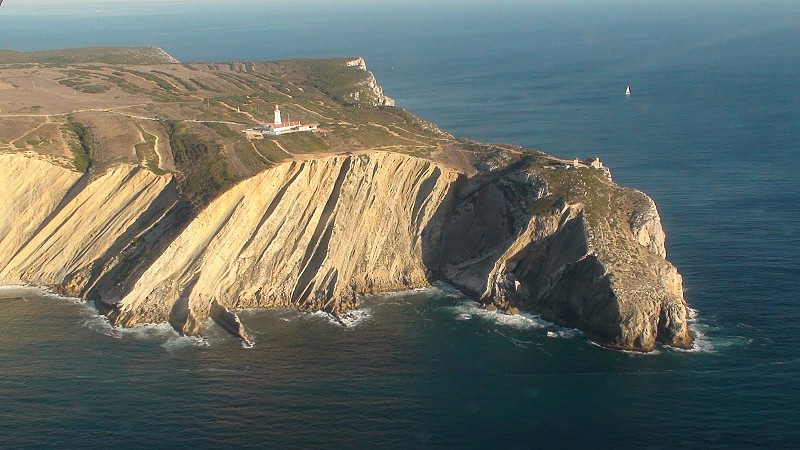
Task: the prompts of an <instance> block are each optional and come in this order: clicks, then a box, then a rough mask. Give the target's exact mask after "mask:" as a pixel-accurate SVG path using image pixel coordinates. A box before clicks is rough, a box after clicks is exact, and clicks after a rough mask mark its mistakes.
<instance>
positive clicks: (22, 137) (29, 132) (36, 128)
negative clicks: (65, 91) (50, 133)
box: [9, 117, 53, 147]
mask: <svg viewBox="0 0 800 450" xmlns="http://www.w3.org/2000/svg"><path fill="white" fill-rule="evenodd" d="M52 122H53V121H52V119H51V118H50V117H45V121H44V122H42V123H40V124H39V125H36V126H35V127H33V128H31V129H30V130H28V131H26V132H24V133H22V135H21V136H19V137H18V138H16V139H11V140H10V141H9V145H10V146H12V147H13V146H14V142H17V141H19V140H21V139H24V138H25V136H27V135H29V134H31V133H33V132H35V131H37V130H39V129H40V128H42V127H43V126H45V125H47V124H48V123H52Z"/></svg>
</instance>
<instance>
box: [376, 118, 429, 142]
mask: <svg viewBox="0 0 800 450" xmlns="http://www.w3.org/2000/svg"><path fill="white" fill-rule="evenodd" d="M369 124H370V125H372V126H373V127H378V128H383V129H384V130H386V132H387V133H389V134H391V135H392V136H394V137H396V138H400V139H404V140H406V141H409V142H414V143H415V144H419V145H424V146H429V145H428V144H426V143H425V142H422V141H418V140H416V139H411V138H409V137H405V136H402V135H400V134H399V133H398V132H396V131H394V130H391V129H389V127H386V126H384V125H381V124H379V123H375V122H370V123H369ZM411 134H413V133H411Z"/></svg>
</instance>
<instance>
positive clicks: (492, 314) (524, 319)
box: [448, 301, 582, 338]
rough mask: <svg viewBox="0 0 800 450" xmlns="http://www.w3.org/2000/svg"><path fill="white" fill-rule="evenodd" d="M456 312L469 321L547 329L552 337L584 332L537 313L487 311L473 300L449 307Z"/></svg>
mask: <svg viewBox="0 0 800 450" xmlns="http://www.w3.org/2000/svg"><path fill="white" fill-rule="evenodd" d="M448 308H449V309H451V310H452V311H453V312H454V314H455V319H456V320H458V321H467V320H471V319H473V318H478V319H482V320H487V321H490V322H494V323H495V324H497V325H501V326H505V327H510V328H515V329H517V330H529V329H546V330H548V331H547V337H552V338H571V337H576V336H581V335H582V333H581V332H580V331H579V330H577V329H574V328H563V327H559V326H558V325H556V324H554V323H552V322H548V321H546V320H544V319H542V318H541V317H540V316H539V315H537V314H530V313H526V312H522V313H519V314H514V315H507V314H506V313H505V312H503V311H499V310H498V311H487V310H485V309H483V308H481V306H480V304H478V303H477V302H473V301H465V302H463V303H461V304H459V305H456V306H451V307H448Z"/></svg>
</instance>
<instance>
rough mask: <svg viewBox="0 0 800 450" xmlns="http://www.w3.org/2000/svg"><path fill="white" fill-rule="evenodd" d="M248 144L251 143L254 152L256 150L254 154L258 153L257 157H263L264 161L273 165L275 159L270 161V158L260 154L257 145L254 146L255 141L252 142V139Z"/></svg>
mask: <svg viewBox="0 0 800 450" xmlns="http://www.w3.org/2000/svg"><path fill="white" fill-rule="evenodd" d="M272 142H275V141H272ZM250 145H252V146H253V151H255V152H256V155H258V156H259V157H261V159H263V160H264V161H266V162H267V163H268V164H271V165H275V161H272V160H270V159H269V158H267V157H266V156H264V155H262V154H261V152H260V151H258V147H256V143H255V142H253V141H250Z"/></svg>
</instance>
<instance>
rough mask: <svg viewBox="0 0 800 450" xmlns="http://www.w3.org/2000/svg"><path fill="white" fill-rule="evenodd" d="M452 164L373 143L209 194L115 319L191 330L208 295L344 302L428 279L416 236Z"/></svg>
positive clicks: (315, 304)
mask: <svg viewBox="0 0 800 450" xmlns="http://www.w3.org/2000/svg"><path fill="white" fill-rule="evenodd" d="M457 177H458V174H457V173H456V172H455V171H452V170H449V169H444V168H441V167H439V166H437V165H436V164H434V163H432V162H429V161H426V160H422V159H418V158H409V157H408V156H403V155H398V154H392V153H373V154H370V155H359V156H335V157H329V158H325V159H316V160H310V161H295V162H290V163H286V164H283V165H280V166H278V167H275V168H273V169H270V170H267V171H265V172H262V173H260V174H258V175H257V176H255V177H253V178H250V179H248V180H245V181H243V182H241V183H239V184H238V185H236V186H235V187H233V188H232V189H231V190H230V191H228V192H226V193H224V194H223V195H222V196H220V197H219V198H218V199H216V200H215V201H213V202H212V203H211V204H210V205H209V206H208V207H207V208H206V209H205V210H204V211H202V212H201V213H200V214H199V216H198V217H197V218H196V219H195V220H193V221H192V223H191V224H190V225H189V226H188V227H187V228H186V230H185V231H184V232H183V233H182V234H180V235H179V236H178V237H177V239H176V240H175V241H173V242H172V244H171V245H170V246H169V247H168V248H167V250H166V251H165V252H164V254H163V255H162V256H161V257H160V258H158V259H157V260H156V261H155V262H154V263H153V264H152V265H151V266H150V268H149V269H148V270H147V271H146V272H145V273H144V274H143V275H142V277H141V278H140V279H139V280H138V281H137V282H136V284H135V285H134V287H133V289H132V291H131V292H130V293H129V294H128V295H127V296H125V297H124V298H123V299H122V300H121V302H119V303H118V305H117V311H116V312H115V313H114V314H112V319H114V321H115V322H116V323H120V324H123V325H126V326H131V325H133V324H135V323H140V322H153V321H163V320H170V322H172V324H173V325H174V326H176V328H178V329H179V330H181V331H184V332H187V333H190V332H193V331H194V330H195V329H196V326H197V324H198V322H199V321H200V320H202V319H205V318H206V317H208V313H209V310H210V307H211V304H212V302H213V301H217V302H218V303H219V304H221V305H223V306H225V307H232V308H243V307H276V306H290V305H291V306H298V307H300V308H303V309H326V310H329V311H332V312H337V313H338V312H343V311H345V310H347V309H348V308H350V307H352V306H353V305H354V304H355V302H356V299H355V297H354V294H356V293H358V294H361V293H377V292H385V291H391V290H399V289H407V288H413V287H418V286H425V285H428V284H429V282H430V280H429V278H428V273H427V270H426V269H425V264H424V262H423V255H422V251H423V249H422V240H423V239H422V235H423V231H424V230H425V229H426V227H427V226H428V224H429V221H430V220H431V217H432V216H433V214H434V212H435V211H436V210H437V207H438V206H439V204H440V203H441V202H442V200H443V199H444V198H445V196H446V195H447V193H448V191H449V187H450V186H451V184H452V183H453V181H454V180H455V179H456V178H457Z"/></svg>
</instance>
